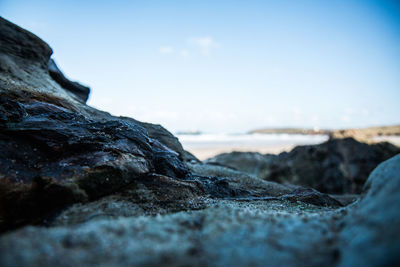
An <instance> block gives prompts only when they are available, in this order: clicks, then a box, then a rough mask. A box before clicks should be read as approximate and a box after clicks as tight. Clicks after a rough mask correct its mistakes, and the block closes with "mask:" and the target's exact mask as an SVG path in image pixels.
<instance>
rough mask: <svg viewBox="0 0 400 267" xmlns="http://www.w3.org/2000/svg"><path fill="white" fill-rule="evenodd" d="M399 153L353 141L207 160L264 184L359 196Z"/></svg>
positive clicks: (387, 146) (386, 146) (388, 146)
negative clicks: (375, 171)
mask: <svg viewBox="0 0 400 267" xmlns="http://www.w3.org/2000/svg"><path fill="white" fill-rule="evenodd" d="M399 153H400V148H399V147H397V146H395V145H392V144H390V143H388V142H382V143H377V144H367V143H362V142H359V141H356V140H355V139H353V138H343V139H330V140H328V141H326V142H324V143H322V144H319V145H306V146H297V147H295V148H294V149H293V150H292V151H290V152H283V153H281V154H279V155H270V154H266V155H262V154H260V153H253V152H232V153H225V154H220V155H217V156H215V157H213V158H210V159H208V160H206V161H205V162H206V163H208V164H214V165H221V166H227V167H230V168H233V169H235V170H239V171H243V172H246V173H249V174H252V175H255V176H257V177H259V178H261V179H265V180H267V181H275V182H279V183H290V184H296V185H301V186H308V187H312V188H315V189H317V190H319V191H321V192H324V193H329V194H359V193H360V192H361V190H362V187H363V185H364V183H365V181H366V180H367V178H368V175H369V174H370V172H371V171H372V170H373V169H374V168H375V167H376V166H377V165H378V164H379V163H381V162H383V161H385V160H387V159H389V158H391V157H393V156H395V155H396V154H399Z"/></svg>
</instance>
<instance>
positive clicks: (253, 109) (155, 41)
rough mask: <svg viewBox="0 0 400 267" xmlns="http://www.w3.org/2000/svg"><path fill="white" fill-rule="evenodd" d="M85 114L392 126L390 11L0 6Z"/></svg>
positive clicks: (395, 112) (350, 5)
mask: <svg viewBox="0 0 400 267" xmlns="http://www.w3.org/2000/svg"><path fill="white" fill-rule="evenodd" d="M0 14H1V16H3V17H5V18H7V19H9V20H11V21H13V22H14V23H16V24H18V25H20V26H22V27H24V28H27V29H28V30H30V31H32V32H34V33H35V34H37V35H38V36H39V37H41V38H42V39H44V40H45V41H46V42H48V43H49V44H50V45H51V47H52V48H53V50H54V58H55V59H56V61H57V63H58V65H59V67H60V68H61V69H62V70H63V71H64V73H65V74H66V75H67V76H68V77H70V78H72V79H74V80H78V81H80V82H82V83H84V84H87V85H89V86H90V87H91V88H92V93H91V96H90V100H89V104H91V105H93V106H95V107H98V108H101V109H104V110H107V111H110V112H111V113H113V114H116V115H126V116H131V117H134V118H136V119H139V120H143V121H149V122H155V123H160V124H162V125H164V126H165V127H167V128H168V129H170V130H171V131H177V130H202V131H207V132H246V131H248V130H251V129H254V128H260V127H284V126H294V127H298V126H301V127H314V126H318V127H321V128H324V127H329V128H339V127H362V126H371V125H388V124H399V123H400V4H399V2H398V1H397V3H396V1H367V0H365V1H351V0H345V1H265V0H264V1H232V0H230V1H206V0H203V1H196V2H195V1H122V0H119V1H118V0H115V1H99V0H97V1H73V0H70V1H55V0H54V1H44V0H43V1H35V0H29V1H28V0H26V1H20V0H0Z"/></svg>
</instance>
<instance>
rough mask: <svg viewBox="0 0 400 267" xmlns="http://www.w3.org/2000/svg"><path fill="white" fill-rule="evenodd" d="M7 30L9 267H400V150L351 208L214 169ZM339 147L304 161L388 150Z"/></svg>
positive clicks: (2, 253)
mask: <svg viewBox="0 0 400 267" xmlns="http://www.w3.org/2000/svg"><path fill="white" fill-rule="evenodd" d="M2 24H3V25H2ZM0 28H1V29H3V28H4V29H6V30H4V31H3V30H2V31H1V32H2V35H1V38H0V39H1V41H2V45H3V44H4V45H6V47H0V49H1V50H0V52H1V53H0V57H1V58H2V59H4V58H6V59H7V61H6V65H7V66H8V67H12V68H10V69H8V70H9V71H7V68H3V66H4V65H2V68H1V69H0V83H1V84H0V85H1V87H0V147H1V148H2V153H1V154H0V227H1V230H2V231H7V232H2V233H0V266H99V265H100V266H159V265H167V266H265V265H266V264H268V265H272V266H322V265H323V266H338V265H340V266H359V265H360V266H361V265H362V266H380V265H395V264H396V263H397V262H399V260H400V259H399V256H398V255H400V253H399V252H400V241H399V240H400V234H399V231H398V229H399V228H400V213H399V212H398V210H399V208H400V207H399V206H400V204H399V203H400V177H399V173H400V169H399V166H400V156H397V157H395V158H393V159H391V160H389V161H386V162H384V163H382V164H381V165H380V166H379V167H378V168H376V169H375V170H374V171H373V173H372V174H371V175H370V178H369V179H368V181H367V183H366V184H365V187H364V192H363V194H364V196H363V198H362V199H360V200H357V201H356V202H355V203H353V204H351V205H349V206H346V207H340V204H339V203H338V202H337V201H336V200H334V199H332V198H331V197H330V196H328V195H326V194H322V193H320V192H318V191H316V190H314V189H309V188H302V187H299V186H294V185H290V184H278V183H275V182H270V181H265V180H262V179H259V178H257V177H256V176H254V175H249V174H246V173H243V172H240V171H237V170H232V169H230V168H227V167H223V166H218V165H212V164H204V163H201V162H199V161H197V160H196V159H195V158H192V159H190V156H188V155H185V151H184V150H183V149H182V147H181V145H180V144H179V141H178V140H177V139H176V138H174V137H173V136H172V135H171V134H170V133H169V132H168V131H166V130H165V129H164V128H162V127H161V126H157V125H151V124H146V123H141V122H137V121H135V120H133V119H128V118H118V117H113V116H111V115H110V114H108V113H106V112H102V111H99V110H96V109H93V108H91V107H89V106H87V105H85V104H84V103H83V101H82V99H78V98H77V96H76V95H74V94H72V93H71V92H70V91H68V90H66V89H65V88H63V87H61V86H60V84H58V83H57V82H55V81H54V80H53V79H52V78H51V77H50V75H49V72H48V69H47V65H46V64H47V62H48V60H49V56H50V54H51V53H50V54H48V55H47V54H46V51H47V52H49V51H51V50H50V48H48V46H46V45H45V44H44V43H43V42H42V41H41V40H40V39H38V38H37V37H35V36H34V35H32V34H30V33H27V32H26V31H24V30H22V29H20V28H18V27H17V26H15V25H13V24H11V23H9V22H7V21H4V20H0ZM3 33H4V34H3ZM15 36H17V37H18V36H19V37H18V38H20V40H21V41H22V42H23V43H22V44H20V43H18V38H17V37H15ZM4 40H5V41H4ZM10 40H11V41H10ZM25 46H29V47H27V48H26V51H23V50H24V49H25ZM31 46H32V47H31ZM14 48H17V49H19V50H18V51H13V49H14ZM46 48H47V49H46ZM41 53H45V55H47V56H44V55H42V54H41ZM27 73H29V75H28V74H27ZM335 142H338V143H336V144H330V145H327V144H325V146H328V148H324V149H322V148H318V149H310V148H307V147H303V148H297V149H295V151H297V152H295V153H297V154H295V155H297V156H299V155H300V156H303V157H304V158H305V161H304V163H303V164H306V163H310V164H311V165H312V166H314V165H313V164H321V162H318V163H314V162H313V161H312V160H315V159H321V157H320V154H321V153H322V152H321V150H322V151H326V150H327V151H331V150H332V151H334V152H335V153H334V155H335V156H336V157H338V158H339V159H341V160H344V161H345V162H346V164H347V165H349V164H356V163H357V164H358V163H360V161H361V162H362V159H364V158H363V157H361V156H360V155H359V154H357V153H359V152H360V151H361V152H365V153H367V154H368V153H372V154H373V153H375V154H374V155H378V156H382V155H389V154H390V153H391V152H390V153H389V152H387V151H389V150H388V149H387V147H386V146H385V145H383V146H382V145H380V146H377V147H374V148H373V149H372V152H371V150H370V149H371V147H365V146H364V145H363V144H361V146H362V148H363V149H358V146H360V145H359V144H354V140H347V141H340V142H339V141H335ZM330 146H332V148H331V147H330ZM323 147H324V146H323ZM355 148H357V149H355ZM303 150H305V152H304V151H303ZM315 150H316V151H317V152H315ZM356 152H357V153H356ZM291 153H292V152H291ZM289 154H290V153H289ZM354 154H355V155H354ZM372 154H371V155H372ZM295 155H293V157H297V156H295ZM322 155H324V154H323V153H322ZM329 155H330V154H329ZM368 155H369V154H368ZM368 155H367V157H366V158H367V159H368V160H369V159H371V158H373V157H372V156H371V155H369V156H368ZM185 157H187V158H185ZM280 157H283V156H281V155H280V156H278V157H276V158H277V159H279V158H280ZM326 157H327V158H329V157H330V156H326ZM250 158H251V157H250ZM254 158H260V157H259V155H257V156H256V157H254ZM289 159H291V160H293V162H296V161H295V159H292V158H291V157H289ZM274 160H275V158H273V160H272V161H274ZM288 162H291V161H288ZM322 162H324V161H322ZM249 163H251V161H250V160H249ZM364 163H365V162H364ZM299 164H300V163H299ZM300 165H301V164H300ZM347 165H345V166H347ZM288 166H289V167H291V166H292V165H288ZM324 166H325V165H324ZM328 166H331V165H328ZM332 166H336V165H332ZM357 166H359V165H357ZM361 166H362V167H366V166H367V167H368V166H369V165H368V164H367V163H365V165H361ZM336 167H337V166H336ZM311 170H312V168H311ZM318 170H319V169H318ZM353 171H354V170H353ZM359 173H361V172H359ZM26 224H31V225H26ZM33 224H35V225H33ZM15 227H19V229H14V228H15Z"/></svg>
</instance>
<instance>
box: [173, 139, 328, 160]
mask: <svg viewBox="0 0 400 267" xmlns="http://www.w3.org/2000/svg"><path fill="white" fill-rule="evenodd" d="M178 138H179V140H180V141H181V143H182V145H183V147H184V148H185V149H186V150H187V151H189V152H190V153H192V154H193V155H195V156H196V157H197V158H198V159H200V160H205V159H207V158H211V157H213V156H215V155H218V154H221V153H229V152H233V151H242V152H259V153H262V154H267V153H269V154H279V153H281V152H284V151H290V150H291V149H293V148H294V147H295V146H297V145H311V144H319V143H322V142H324V141H326V140H328V136H326V135H304V134H236V135H235V134H200V135H178Z"/></svg>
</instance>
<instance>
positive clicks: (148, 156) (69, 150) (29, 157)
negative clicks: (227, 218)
mask: <svg viewBox="0 0 400 267" xmlns="http://www.w3.org/2000/svg"><path fill="white" fill-rule="evenodd" d="M0 29H1V35H0V44H1V46H0V58H1V67H0V111H1V114H0V146H1V148H2V153H1V154H0V193H1V194H0V232H1V231H4V230H7V229H11V228H13V227H17V226H20V225H23V224H26V223H41V222H43V220H44V219H46V217H47V216H51V214H53V213H54V212H57V211H59V210H60V209H62V208H64V207H66V206H67V205H70V204H72V203H76V202H85V201H92V200H95V199H98V198H100V197H103V196H106V195H109V194H112V193H116V192H118V191H120V190H121V188H124V187H125V186H127V185H131V184H135V183H137V182H138V181H140V180H141V179H143V177H155V176H154V175H156V176H157V175H164V176H165V177H169V179H172V180H176V181H175V182H172V180H168V181H170V184H171V185H172V184H180V183H185V182H184V181H182V180H184V179H189V178H190V179H192V180H193V178H192V177H191V174H190V172H189V170H188V168H187V167H186V165H185V163H184V162H183V158H184V150H183V148H182V145H181V144H180V143H179V141H178V140H177V139H176V138H175V137H173V136H172V134H170V133H169V132H168V131H166V130H165V129H164V128H162V127H161V126H156V125H151V124H145V123H141V122H137V121H135V120H133V119H131V120H130V119H127V118H118V117H114V116H111V115H110V114H108V113H105V112H102V111H98V110H96V109H94V108H91V107H88V106H86V105H85V101H86V99H87V96H88V93H89V89H88V88H85V87H82V86H80V85H79V84H77V83H74V82H70V81H69V80H67V79H66V78H65V76H64V75H63V74H62V73H61V72H60V71H59V69H58V68H57V66H56V65H55V63H54V61H52V60H50V55H51V53H52V50H51V48H50V47H49V46H48V45H47V44H46V43H44V42H43V41H42V40H41V39H39V38H38V37H36V36H35V35H33V34H32V33H29V32H27V31H25V30H24V29H21V28H19V27H18V26H16V25H14V24H12V23H10V22H8V21H7V20H5V19H3V18H0ZM143 126H146V127H143ZM148 130H149V131H150V132H151V135H150V134H149V131H148ZM153 137H154V138H153ZM158 139H160V140H158ZM163 143H166V145H167V146H169V147H171V148H169V147H167V146H166V145H164V144H163ZM175 150H177V151H175ZM213 185H214V184H213ZM159 186H165V185H163V184H162V183H161V182H160V183H159ZM196 186H197V187H199V188H201V190H197V191H196V192H197V193H199V194H206V192H205V191H204V190H203V188H202V187H201V183H200V185H198V184H196ZM207 186H209V185H208V183H207ZM216 186H217V185H216Z"/></svg>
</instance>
